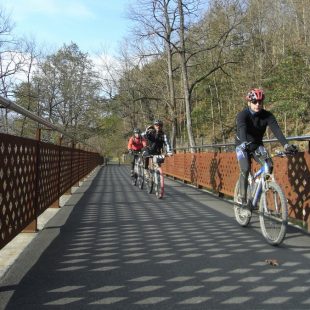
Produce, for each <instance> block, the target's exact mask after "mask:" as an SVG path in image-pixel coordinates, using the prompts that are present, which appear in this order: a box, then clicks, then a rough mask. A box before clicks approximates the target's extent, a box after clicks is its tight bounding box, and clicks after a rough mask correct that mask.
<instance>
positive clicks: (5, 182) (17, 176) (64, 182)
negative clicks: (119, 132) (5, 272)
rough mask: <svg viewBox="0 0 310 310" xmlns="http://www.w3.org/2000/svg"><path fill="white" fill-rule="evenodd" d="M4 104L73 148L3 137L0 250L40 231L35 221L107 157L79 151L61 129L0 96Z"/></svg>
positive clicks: (0, 135)
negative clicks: (26, 233)
mask: <svg viewBox="0 0 310 310" xmlns="http://www.w3.org/2000/svg"><path fill="white" fill-rule="evenodd" d="M0 104H1V105H3V106H4V107H6V108H8V109H12V110H14V111H15V112H18V113H20V114H22V115H24V116H27V117H29V118H30V119H32V120H34V121H36V122H38V123H40V124H41V125H43V126H45V127H48V128H49V129H52V130H55V131H57V132H60V133H61V134H62V135H63V136H67V137H69V138H70V139H71V140H72V141H73V143H72V145H73V147H65V146H62V145H61V140H62V137H61V138H60V141H59V145H55V144H51V143H46V142H42V141H40V137H41V129H40V128H38V130H37V137H36V140H33V139H27V138H21V137H16V136H12V135H8V134H3V133H0V249H1V248H2V247H3V246H5V245H6V244H7V243H8V242H9V241H11V240H12V239H13V238H14V237H15V236H16V235H17V234H19V233H20V232H22V231H36V230H37V218H38V216H39V215H40V214H42V213H43V212H44V211H45V210H46V209H47V208H49V207H59V198H60V197H61V196H62V195H63V194H64V193H66V192H68V191H69V190H71V187H73V186H74V185H77V184H78V183H79V181H80V180H82V179H83V178H84V177H85V176H86V175H87V174H89V173H90V172H91V171H92V170H93V169H94V168H95V167H96V166H98V165H100V164H102V163H103V158H102V157H101V156H100V155H99V154H98V153H96V152H90V151H85V150H82V149H78V148H75V147H74V146H75V142H80V143H83V144H85V145H87V143H84V142H83V141H77V140H76V139H75V137H73V136H71V135H70V134H68V133H67V132H66V131H65V130H63V129H62V128H61V127H59V126H56V125H53V124H51V123H49V122H48V121H46V120H44V119H43V118H41V117H38V116H37V115H34V114H32V113H31V112H29V111H27V110H25V109H24V108H22V107H20V106H18V105H16V104H15V103H13V102H12V101H10V100H8V99H5V98H3V97H1V96H0Z"/></svg>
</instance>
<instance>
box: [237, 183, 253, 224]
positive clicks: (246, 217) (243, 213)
mask: <svg viewBox="0 0 310 310" xmlns="http://www.w3.org/2000/svg"><path fill="white" fill-rule="evenodd" d="M247 192H248V190H247ZM238 197H239V180H238V181H237V183H236V186H235V191H234V202H235V203H236V204H235V205H234V213H235V219H236V221H237V222H238V223H239V224H240V225H241V226H243V227H245V226H247V225H249V223H250V221H251V217H252V210H249V209H247V208H246V207H242V206H240V205H239V204H240V201H239V200H238Z"/></svg>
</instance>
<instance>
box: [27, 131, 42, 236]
mask: <svg viewBox="0 0 310 310" xmlns="http://www.w3.org/2000/svg"><path fill="white" fill-rule="evenodd" d="M36 140H37V146H36V157H37V158H36V167H35V170H36V172H35V176H36V180H35V197H34V203H33V208H34V220H33V221H32V222H31V223H30V224H28V226H26V227H25V228H24V230H23V232H25V233H28V232H29V233H33V232H37V231H38V203H39V202H38V200H39V180H40V175H39V174H40V157H41V156H40V141H41V128H37V130H36Z"/></svg>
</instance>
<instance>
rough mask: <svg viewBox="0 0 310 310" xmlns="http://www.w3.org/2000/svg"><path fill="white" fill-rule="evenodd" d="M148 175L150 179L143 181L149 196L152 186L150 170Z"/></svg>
mask: <svg viewBox="0 0 310 310" xmlns="http://www.w3.org/2000/svg"><path fill="white" fill-rule="evenodd" d="M149 173H150V178H149V179H145V185H146V191H147V192H148V193H149V194H152V191H153V186H154V172H153V171H151V170H150V171H149Z"/></svg>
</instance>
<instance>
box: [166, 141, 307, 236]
mask: <svg viewBox="0 0 310 310" xmlns="http://www.w3.org/2000/svg"><path fill="white" fill-rule="evenodd" d="M288 140H297V141H309V140H310V136H302V137H290V138H288ZM265 142H266V143H274V142H276V140H274V139H272V140H266V141H265ZM233 149H234V143H227V144H217V145H204V146H198V147H196V152H189V148H179V149H177V150H176V151H177V153H176V154H175V155H174V156H172V157H170V158H167V159H166V161H165V164H164V165H163V168H164V172H165V174H167V175H169V176H172V177H174V178H176V179H179V180H182V181H183V182H187V183H191V184H194V185H195V186H197V187H200V188H205V189H207V190H209V191H212V192H213V193H216V194H217V195H219V196H229V197H233V194H234V193H233V192H234V187H235V184H236V181H237V179H238V177H239V166H238V162H237V159H236V155H235V152H234V151H233ZM257 168H258V165H257V163H253V169H257ZM274 174H275V178H276V180H277V182H278V183H279V184H280V185H281V187H282V189H283V190H284V192H285V195H286V197H287V200H288V206H289V217H290V220H291V221H292V222H295V223H296V224H298V225H300V226H302V227H303V228H304V229H305V230H308V231H309V232H310V152H309V150H306V151H304V152H299V153H298V154H297V155H296V156H293V157H287V158H275V159H274Z"/></svg>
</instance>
